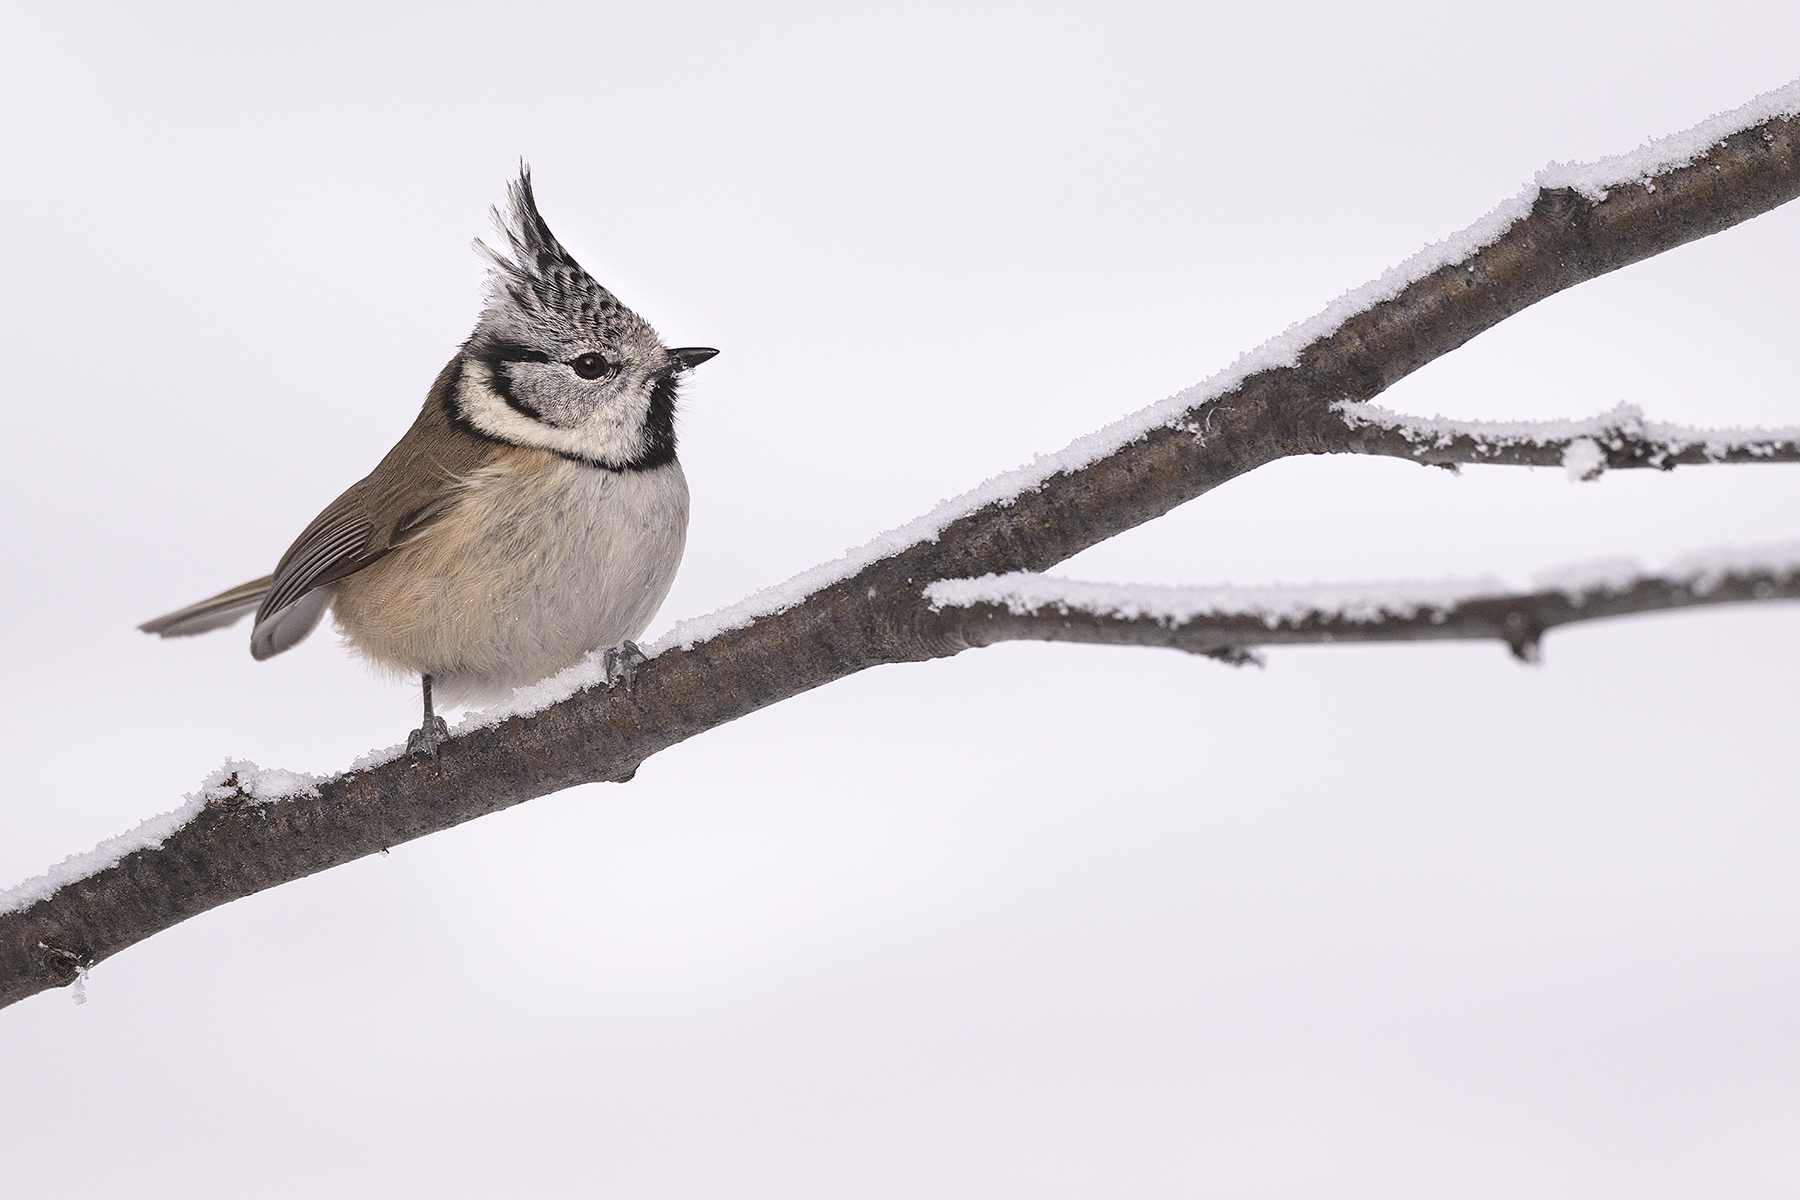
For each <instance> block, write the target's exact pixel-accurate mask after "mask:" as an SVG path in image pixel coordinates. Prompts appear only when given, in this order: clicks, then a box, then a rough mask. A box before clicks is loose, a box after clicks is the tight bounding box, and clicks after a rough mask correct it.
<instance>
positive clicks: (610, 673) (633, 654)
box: [600, 639, 650, 692]
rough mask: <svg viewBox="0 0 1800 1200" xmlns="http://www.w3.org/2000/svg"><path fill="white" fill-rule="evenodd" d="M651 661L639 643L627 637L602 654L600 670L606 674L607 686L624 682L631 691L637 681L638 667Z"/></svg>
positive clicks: (627, 689) (626, 688)
mask: <svg viewBox="0 0 1800 1200" xmlns="http://www.w3.org/2000/svg"><path fill="white" fill-rule="evenodd" d="M649 661H650V660H649V659H648V658H647V657H645V655H644V652H643V651H642V650H639V649H638V648H637V643H636V642H633V641H631V640H629V639H627V640H626V641H624V642H621V643H620V644H619V645H617V646H614V647H613V648H612V649H610V650H608V651H606V652H605V653H604V654H602V655H601V656H600V670H601V671H602V672H603V673H604V674H605V676H606V686H607V687H612V686H614V685H615V684H618V683H623V684H624V685H625V690H626V691H628V692H629V691H630V690H631V685H632V684H634V683H636V682H637V673H638V668H639V667H641V666H643V665H644V664H645V663H647V662H649Z"/></svg>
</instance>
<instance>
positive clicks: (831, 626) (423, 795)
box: [0, 89, 1800, 1005]
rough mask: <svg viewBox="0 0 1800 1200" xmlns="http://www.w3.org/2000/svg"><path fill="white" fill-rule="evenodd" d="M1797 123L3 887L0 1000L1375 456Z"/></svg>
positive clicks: (1703, 202) (1588, 190)
mask: <svg viewBox="0 0 1800 1200" xmlns="http://www.w3.org/2000/svg"><path fill="white" fill-rule="evenodd" d="M1790 92H1791V93H1792V95H1790V94H1789V93H1790ZM1795 111H1800V89H1788V90H1787V91H1784V92H1782V93H1778V94H1774V95H1773V96H1772V97H1770V98H1765V99H1764V100H1763V101H1759V102H1757V103H1756V104H1754V105H1752V106H1751V107H1750V108H1748V109H1746V110H1743V111H1741V112H1740V114H1738V115H1737V116H1735V117H1728V118H1719V119H1715V120H1714V121H1713V122H1710V123H1708V125H1706V126H1702V127H1701V128H1700V130H1699V131H1697V132H1695V133H1691V134H1690V135H1683V136H1681V137H1678V138H1674V139H1668V144H1667V145H1664V146H1662V147H1661V148H1660V149H1658V148H1656V147H1652V148H1651V150H1649V151H1646V152H1640V154H1639V155H1637V156H1634V157H1632V158H1630V159H1621V160H1614V161H1612V162H1609V163H1606V164H1600V165H1599V166H1597V167H1595V168H1592V169H1589V170H1587V171H1585V172H1575V173H1569V172H1564V173H1563V175H1564V176H1566V178H1560V177H1548V178H1546V180H1545V182H1544V184H1543V185H1542V186H1540V187H1539V188H1538V189H1537V190H1536V191H1535V192H1532V193H1529V194H1527V195H1526V196H1523V197H1521V198H1520V199H1519V200H1517V201H1514V202H1510V203H1509V204H1508V205H1505V206H1503V207H1502V209H1500V210H1497V211H1496V213H1494V214H1490V216H1489V217H1488V218H1486V219H1484V221H1483V222H1481V223H1479V224H1478V225H1477V226H1476V227H1474V228H1473V229H1472V230H1471V231H1468V232H1466V233H1465V234H1464V235H1461V236H1460V237H1459V238H1457V239H1452V244H1450V245H1449V246H1448V247H1446V246H1442V245H1441V246H1439V247H1437V248H1434V249H1432V250H1429V251H1426V252H1423V253H1422V254H1421V256H1419V257H1418V258H1416V259H1415V260H1413V261H1412V262H1410V263H1408V264H1405V265H1403V266H1402V267H1401V268H1399V269H1397V270H1396V272H1390V274H1389V276H1387V277H1384V278H1383V279H1382V280H1380V281H1377V283H1376V284H1374V285H1371V287H1370V288H1368V289H1364V290H1363V291H1362V292H1360V293H1356V294H1352V295H1351V296H1349V297H1346V298H1345V299H1344V300H1342V301H1340V302H1339V303H1338V304H1337V305H1334V306H1333V308H1332V309H1330V310H1328V311H1327V312H1326V313H1325V314H1322V315H1321V316H1320V317H1319V318H1316V319H1315V320H1313V321H1311V322H1308V323H1307V324H1305V325H1303V326H1300V327H1298V330H1297V331H1296V332H1294V333H1292V334H1291V335H1289V336H1286V337H1284V338H1283V339H1278V340H1277V341H1276V342H1274V343H1271V344H1270V345H1269V346H1267V347H1264V348H1263V349H1262V350H1261V351H1259V352H1257V353H1255V354H1253V355H1251V356H1248V357H1247V359H1246V360H1245V361H1244V362H1242V363H1240V364H1239V366H1238V367H1236V368H1234V369H1233V370H1231V371H1229V372H1226V373H1225V374H1224V375H1222V376H1221V377H1219V378H1217V379H1215V380H1213V381H1211V382H1210V383H1208V384H1206V385H1202V386H1201V387H1199V388H1196V389H1193V390H1191V391H1189V392H1187V393H1183V394H1182V395H1180V396H1177V397H1173V398H1171V399H1170V400H1169V401H1166V402H1164V403H1163V404H1160V405H1157V406H1154V407H1153V408H1151V409H1148V410H1145V411H1144V412H1142V413H1139V414H1137V415H1136V416H1134V417H1131V418H1128V419H1127V420H1124V421H1121V422H1119V423H1118V424H1116V425H1114V426H1111V427H1109V428H1108V429H1105V430H1102V431H1100V432H1099V433H1097V434H1095V435H1093V436H1092V437H1090V438H1086V439H1083V440H1082V441H1081V442H1078V443H1076V444H1075V445H1074V446H1071V447H1069V448H1068V449H1067V450H1065V451H1064V452H1063V453H1062V454H1060V455H1057V456H1053V457H1052V458H1049V459H1046V460H1043V461H1042V462H1040V463H1039V464H1037V465H1035V466H1033V467H1031V468H1027V469H1024V470H1021V471H1018V472H1014V473H1013V474H1011V475H1009V476H1003V477H1000V478H999V479H997V480H994V481H992V482H991V483H990V484H989V485H987V486H986V487H985V488H983V489H981V490H979V491H977V492H975V493H972V494H971V495H969V496H967V497H964V498H963V499H962V500H959V501H956V502H952V503H951V504H949V505H946V506H944V507H943V508H941V509H940V510H939V511H938V512H936V513H933V514H931V515H930V516H928V517H926V518H924V519H922V520H921V521H920V522H918V523H916V524H915V525H913V526H911V527H909V528H908V529H906V530H902V531H899V533H897V534H895V535H891V536H890V537H888V538H886V539H883V540H882V541H881V542H879V543H875V544H872V545H871V546H870V547H867V548H865V549H864V550H863V551H862V552H859V553H858V554H856V555H852V556H851V557H849V558H848V559H845V560H842V561H840V562H838V563H835V564H829V565H827V566H826V567H823V568H820V569H819V570H818V571H816V572H813V573H812V574H810V575H809V576H806V577H802V579H801V580H798V581H795V582H794V584H792V585H791V586H789V587H786V588H780V589H773V590H772V591H771V592H770V593H768V594H766V595H763V596H760V597H752V598H751V600H750V601H748V602H746V604H745V605H742V606H739V607H738V608H737V609H736V610H731V611H728V612H727V613H725V614H722V615H720V616H719V617H717V618H715V619H713V620H712V621H710V622H704V623H698V624H693V625H690V626H687V627H686V628H685V629H678V630H677V634H676V635H675V637H674V644H672V645H670V646H668V647H665V648H664V650H663V652H662V653H660V654H659V655H658V657H656V658H655V659H654V660H653V661H652V662H650V663H649V664H648V665H646V666H645V667H644V669H643V670H642V671H641V672H640V675H639V679H638V683H637V687H636V689H635V691H633V692H631V693H629V694H626V693H624V692H619V691H614V692H608V691H605V690H603V689H592V688H591V689H588V690H582V691H577V692H576V693H575V694H573V695H570V696H568V697H567V698H566V699H563V700H561V701H560V702H558V703H554V704H551V705H550V706H549V707H547V708H545V709H544V710H543V711H541V712H538V713H536V714H535V715H532V716H529V717H526V716H523V715H518V716H512V717H508V718H506V719H504V720H501V721H498V722H497V723H496V724H494V725H492V726H488V727H483V728H480V729H475V730H472V731H470V732H468V733H466V734H463V735H460V736H458V737H457V738H455V739H454V740H453V741H452V742H450V744H449V745H448V746H446V747H445V748H444V749H443V750H442V751H440V753H439V755H438V757H437V758H436V759H435V760H426V761H417V760H402V759H395V760H392V761H389V762H386V763H385V764H382V765H379V766H374V767H370V768H368V769H364V770H358V771H354V772H351V773H348V774H346V775H343V776H341V777H337V778H333V779H330V780H325V781H322V782H320V783H319V784H318V785H317V786H316V787H315V788H313V789H311V790H309V791H304V792H301V793H300V794H297V795H292V796H289V797H287V798H284V799H280V800H278V801H271V802H261V801H262V800H264V799H266V796H259V795H258V794H257V789H256V786H255V784H254V783H253V784H252V785H251V786H250V787H249V788H248V789H239V790H234V789H232V788H228V787H221V788H216V789H214V790H213V793H212V794H211V795H209V796H206V797H202V798H197V799H196V800H195V801H194V802H193V803H192V804H191V805H190V806H189V807H188V808H187V809H184V810H181V811H180V812H179V813H178V814H176V815H174V816H173V817H171V818H170V819H169V820H168V821H166V822H164V824H163V825H159V826H156V827H154V828H151V829H148V830H145V831H143V832H142V833H141V834H140V835H139V836H137V837H135V838H134V839H132V840H130V841H128V842H127V843H126V844H122V845H120V846H118V847H115V849H116V850H117V853H116V854H115V853H113V852H112V851H107V852H105V853H102V854H101V855H100V856H99V858H98V859H89V860H86V861H84V862H81V863H77V864H72V865H71V866H69V867H68V868H67V869H66V870H63V871H60V872H52V874H51V875H50V876H47V877H45V879H43V880H40V881H35V882H32V883H28V884H26V885H22V887H20V888H18V889H14V890H13V892H11V893H7V894H5V895H0V909H5V910H8V911H5V912H0V1005H4V1004H9V1003H12V1002H13V1001H16V1000H18V999H21V998H23V997H25V996H28V995H31V994H33V993H34V992H37V991H40V990H43V989H44V988H47V987H53V986H58V985H63V984H67V983H70V982H72V981H73V980H74V979H75V978H76V977H77V973H78V971H79V970H81V969H84V968H85V967H86V966H88V965H91V964H93V963H96V962H99V961H102V960H104V959H105V958H107V957H108V956H110V955H112V954H115V953H117V952H118V951H119V950H121V949H123V948H124V947H126V946H129V945H131V944H133V943H134V942H137V941H140V940H142V939H144V938H146V937H149V936H150V935H152V934H154V933H156V932H157V931H159V930H162V929H166V928H168V927H169V926H171V925H173V924H175V923H177V922H179V921H182V920H185V919H187V918H188V917H191V916H194V915H196V914H198V913H201V912H204V911H206V910H207V909H209V908H212V907H214V906H216V905H219V904H224V903H227V902H229V901H231V900H235V899H238V898H239V897H242V896H247V895H250V894H252V893H254V892H257V891H260V890H262V889H264V888H268V887H273V886H275V885H277V884H280V883H284V882H287V881H289V880H293V879H298V878H301V877H303V876H306V875H310V874H312V873H314V872H317V871H322V870H325V869H327V868H329V867H332V866H336V865H338V864H340V863H344V862H348V861H351V860H353V859H356V858H359V857H362V856H364V855H367V854H370V853H374V852H375V851H378V850H381V849H384V848H386V847H389V846H393V845H396V844H398V843H400V842H404V841H407V840H410V839H412V838H415V837H421V836H424V835H425V834H427V833H432V832H435V831H437V830H441V829H447V828H449V827H451V826H453V825H456V824H459V823H461V822H463V821H467V820H470V819H472V818H474V817H478V816H481V815H483V814H486V813H490V812H494V811H497V810H499V809H502V808H506V807H508V806H510V805H513V804H517V803H520V802H521V801H524V800H528V799H531V798H533V797H535V796H541V795H544V794H546V793H548V792H553V791H558V790H560V789H562V788H566V787H572V786H575V785H576V784H581V783H588V782H594V781H598V780H625V779H629V778H630V777H631V775H632V773H633V772H634V771H635V770H636V768H637V765H638V764H639V763H641V762H642V761H643V760H644V759H646V758H648V757H649V756H650V755H652V754H655V753H657V752H658V751H660V750H663V749H666V748H667V747H669V746H672V745H675V744H676V743H678V742H681V741H684V740H686V739H687V738H689V737H692V736H694V735H695V734H697V733H700V732H703V731H705V730H707V729H711V728H714V727H715V726H718V725H721V724H724V723H725V722H727V721H731V720H734V719H736V718H737V717H741V716H743V715H745V714H746V713H750V712H753V711H755V710H757V709H759V708H762V707H764V706H765V705H769V704H774V703H776V702H778V701H780V700H783V699H786V698H787V697H789V696H793V695H795V694H797V693H799V692H803V691H806V690H809V689H811V688H815V687H818V686H820V685H821V684H824V683H827V682H830V681H831V680H834V679H838V678H842V677H843V676H845V675H848V674H851V673H853V672H856V671H860V670H862V669H863V668H865V667H869V666H874V665H876V664H878V663H890V662H908V661H917V660H921V659H926V658H932V657H938V656H942V655H945V654H951V653H955V652H956V651H957V650H960V649H962V648H964V647H966V646H967V645H969V644H971V643H970V642H969V641H968V640H967V639H966V638H965V637H964V636H963V635H962V633H961V631H958V630H956V629H951V628H946V627H945V625H944V624H943V616H942V613H934V612H932V611H931V609H930V607H929V605H927V604H926V603H925V602H924V600H923V599H922V598H921V596H920V591H919V589H920V587H921V586H923V585H924V584H926V583H929V582H931V581H933V580H939V579H946V578H962V577H968V576H976V575H981V574H984V573H989V572H1008V571H1021V570H1023V571H1037V570H1043V569H1045V568H1048V567H1050V566H1053V565H1054V564H1056V563H1057V562H1060V561H1062V560H1063V559H1065V558H1067V557H1069V556H1070V555H1072V554H1074V553H1076V552H1077V551H1079V550H1082V549H1084V548H1086V547H1088V546H1091V545H1093V544H1095V543H1096V542H1099V541H1102V540H1104V539H1106V538H1108V537H1111V536H1112V535H1114V534H1116V533H1119V532H1121V531H1123V530H1125V529H1129V528H1131V527H1133V526H1136V525H1139V524H1142V523H1143V522H1145V521H1148V520H1150V519H1151V518H1153V517H1156V516H1160V515H1161V514H1163V513H1165V512H1167V511H1169V510H1170V509H1171V508H1174V507H1175V506H1176V505H1178V504H1181V503H1183V502H1185V501H1187V500H1191V499H1193V498H1194V497H1196V496H1199V495H1202V494H1204V493H1205V492H1207V491H1209V490H1211V489H1212V488H1214V487H1217V486H1218V485H1219V484H1221V483H1223V482H1225V481H1227V480H1229V479H1232V478H1234V477H1236V476H1238V475H1241V474H1244V473H1245V472H1247V471H1250V470H1254V469H1255V468H1256V467H1258V466H1261V465H1263V464H1265V463H1268V462H1271V461H1273V460H1275V459H1278V458H1281V457H1284V456H1287V455H1293V454H1318V453H1334V452H1347V451H1352V450H1357V449H1361V450H1363V451H1364V452H1371V451H1370V447H1375V449H1374V450H1373V451H1372V452H1376V453H1388V452H1390V451H1389V450H1387V449H1383V448H1382V447H1384V446H1387V445H1388V444H1389V442H1388V441H1387V440H1386V439H1387V438H1388V437H1389V436H1390V435H1391V436H1398V437H1401V439H1402V440H1404V435H1402V434H1396V433H1394V431H1391V430H1390V431H1388V433H1386V434H1384V433H1382V432H1381V430H1380V428H1379V427H1377V426H1374V425H1368V424H1365V425H1363V426H1360V427H1357V428H1352V426H1351V424H1350V423H1349V422H1347V421H1346V419H1345V415H1346V414H1344V413H1341V412H1340V411H1339V410H1338V409H1337V408H1335V407H1334V405H1336V404H1337V403H1338V402H1339V401H1343V400H1352V401H1366V400H1369V399H1371V398H1372V397H1374V396H1376V395H1378V394H1379V393H1380V392H1381V391H1382V390H1383V389H1385V388H1386V387H1388V386H1389V385H1390V384H1392V383H1394V382H1395V381H1396V380H1398V379H1401V378H1403V377H1404V376H1406V375H1407V374H1410V373H1411V372H1413V371H1415V370H1417V369H1418V368H1420V367H1421V366H1423V365H1425V364H1426V363H1428V362H1430V361H1431V360H1432V359H1434V358H1437V357H1438V356H1440V355H1442V354H1446V353H1448V352H1449V351H1451V350H1454V349H1456V348H1457V347H1458V346H1460V345H1462V344H1463V343H1464V342H1466V341H1468V340H1469V339H1470V338H1472V337H1474V336H1476V335H1477V334H1479V333H1480V332H1482V331H1483V330H1485V329H1488V328H1491V327H1492V326H1493V325H1495V324H1497V323H1498V322H1500V321H1502V320H1504V319H1506V318H1507V317H1509V316H1511V315H1512V314H1514V313H1516V312H1519V311H1520V310H1522V309H1524V308H1526V307H1528V306H1529V305H1531V304H1534V303H1536V302H1537V301H1538V300H1541V299H1543V298H1545V297H1546V296H1549V295H1552V294H1554V293H1556V292H1558V291H1561V290H1562V289H1564V288H1567V287H1571V286H1573V285H1575V284H1577V283H1580V282H1582V281H1584V280H1587V279H1592V278H1594V277H1596V276H1598V275H1602V274H1605V273H1607V272H1609V271H1614V270H1617V269H1619V268H1620V267H1623V266H1626V265H1629V264H1630V263H1634V262H1637V261H1640V260H1642V259H1645V258H1649V257H1650V256H1652V255H1655V254H1659V253H1662V252H1663V251H1665V250H1668V249H1670V248H1672V247H1675V246H1679V245H1682V244H1684V243H1686V242H1690V241H1693V240H1694V239H1696V238H1701V237H1705V236H1706V235H1708V234H1711V233H1716V232H1718V231H1720V230H1722V229H1727V228H1729V227H1731V226H1732V225H1735V224H1737V223H1738V222H1740V221H1744V220H1747V219H1749V218H1751V217H1754V216H1756V215H1758V214H1760V213H1764V212H1767V211H1768V210H1769V209H1771V208H1774V207H1775V206H1777V205H1779V204H1783V203H1785V202H1787V201H1788V200H1791V199H1793V198H1794V196H1795V195H1796V194H1800V136H1797V135H1800V128H1797V122H1796V121H1794V120H1793V119H1791V116H1790V115H1788V114H1792V113H1793V112H1795ZM1645 154H1648V155H1649V157H1648V158H1646V157H1645ZM1645 164H1648V165H1647V166H1646V165H1645ZM1607 188H1610V189H1611V190H1610V192H1608V191H1607V190H1605V189H1607ZM1359 437H1360V438H1361V441H1362V444H1361V446H1357V445H1354V444H1353V442H1354V441H1355V439H1357V438H1359ZM1453 441H1454V439H1453ZM1393 446H1394V447H1395V448H1396V449H1398V448H1399V443H1398V442H1395V443H1393ZM1404 453H1405V454H1406V456H1408V457H1417V456H1416V455H1414V454H1413V453H1412V452H1411V450H1410V449H1408V450H1405V451H1404ZM1565 453H1566V447H1565ZM1469 461H1494V460H1493V459H1492V458H1484V459H1479V460H1477V459H1470V460H1469ZM1505 461H1511V460H1505ZM1532 461H1536V460H1532ZM1557 461H1561V460H1560V459H1558V460H1557ZM1620 465H1624V464H1620ZM677 647H679V648H677ZM581 678H582V677H581V676H580V675H579V674H576V675H574V676H569V677H568V678H565V679H564V681H563V683H564V685H565V686H574V684H575V683H579V682H580V681H581ZM241 782H242V780H240V783H241ZM134 847H135V848H134Z"/></svg>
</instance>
